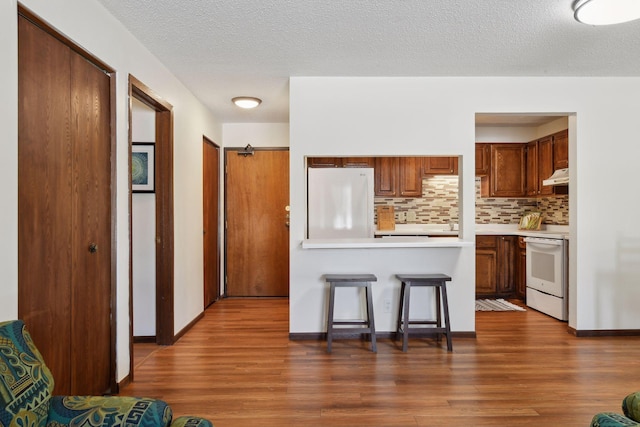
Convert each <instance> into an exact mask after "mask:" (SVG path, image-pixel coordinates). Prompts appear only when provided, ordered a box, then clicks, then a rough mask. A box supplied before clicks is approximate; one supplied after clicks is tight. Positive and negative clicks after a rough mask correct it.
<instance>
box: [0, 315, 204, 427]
mask: <svg viewBox="0 0 640 427" xmlns="http://www.w3.org/2000/svg"><path fill="white" fill-rule="evenodd" d="M52 391H53V377H52V375H51V371H49V368H47V366H46V365H45V363H44V360H43V359H42V355H41V354H40V352H39V351H38V349H37V348H36V346H35V344H34V343H33V340H32V339H31V336H30V335H29V333H28V332H27V330H26V329H25V326H24V322H22V321H21V320H14V321H10V322H1V323H0V427H9V426H11V427H14V426H16V427H45V426H47V427H58V426H87V427H92V426H102V427H111V426H113V427H120V426H123V427H124V426H127V427H136V426H140V427H142V426H144V427H151V426H171V427H213V426H212V424H211V422H209V421H208V420H205V419H203V418H199V417H189V416H185V417H179V418H177V419H175V420H173V421H172V416H173V414H172V411H171V408H170V407H169V406H168V405H167V404H166V403H165V402H163V401H162V400H157V399H149V398H136V397H119V396H110V397H102V396H52V395H51V393H52Z"/></svg>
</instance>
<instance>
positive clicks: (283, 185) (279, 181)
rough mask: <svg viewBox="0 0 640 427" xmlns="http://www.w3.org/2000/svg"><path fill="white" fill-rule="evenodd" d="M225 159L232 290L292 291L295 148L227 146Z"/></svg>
mask: <svg viewBox="0 0 640 427" xmlns="http://www.w3.org/2000/svg"><path fill="white" fill-rule="evenodd" d="M225 165H226V168H225V170H226V178H225V201H226V203H225V223H226V229H225V242H226V250H225V266H226V267H225V277H226V283H225V285H226V286H225V288H226V296H228V297H286V296H289V149H288V148H287V149H280V148H277V149H276V148H274V149H269V148H263V149H258V148H256V149H254V148H252V147H251V146H247V147H245V148H244V149H226V150H225Z"/></svg>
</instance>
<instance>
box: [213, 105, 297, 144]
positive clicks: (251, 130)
mask: <svg viewBox="0 0 640 427" xmlns="http://www.w3.org/2000/svg"><path fill="white" fill-rule="evenodd" d="M258 108H260V107H258ZM222 133H223V137H224V146H225V147H245V146H246V145H247V144H251V146H253V147H288V146H289V123H225V124H223V125H222Z"/></svg>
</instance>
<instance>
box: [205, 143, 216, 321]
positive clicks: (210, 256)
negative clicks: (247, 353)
mask: <svg viewBox="0 0 640 427" xmlns="http://www.w3.org/2000/svg"><path fill="white" fill-rule="evenodd" d="M202 158H203V160H202V162H203V164H202V179H203V183H202V192H203V195H202V197H203V200H202V206H203V212H202V215H203V234H204V235H203V241H204V307H205V308H207V307H208V306H210V305H211V304H212V303H214V302H215V301H216V300H217V299H218V297H219V296H220V245H219V244H218V243H219V241H220V239H219V235H218V234H219V233H218V224H219V221H218V219H219V218H218V216H219V214H218V208H219V205H220V204H219V199H220V190H219V185H220V179H219V176H220V149H219V148H218V147H217V146H216V145H214V144H213V143H212V142H211V141H209V140H207V139H206V138H205V139H204V140H203V141H202Z"/></svg>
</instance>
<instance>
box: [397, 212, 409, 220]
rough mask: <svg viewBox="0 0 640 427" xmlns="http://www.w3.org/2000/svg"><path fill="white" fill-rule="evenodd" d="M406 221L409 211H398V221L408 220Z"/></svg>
mask: <svg viewBox="0 0 640 427" xmlns="http://www.w3.org/2000/svg"><path fill="white" fill-rule="evenodd" d="M406 221H407V213H406V212H398V222H406Z"/></svg>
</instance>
